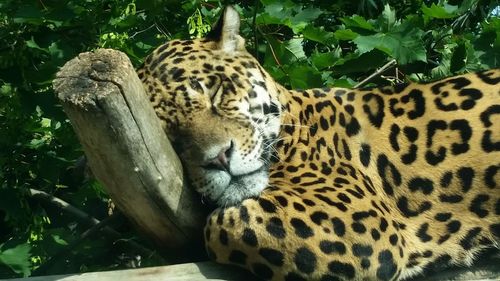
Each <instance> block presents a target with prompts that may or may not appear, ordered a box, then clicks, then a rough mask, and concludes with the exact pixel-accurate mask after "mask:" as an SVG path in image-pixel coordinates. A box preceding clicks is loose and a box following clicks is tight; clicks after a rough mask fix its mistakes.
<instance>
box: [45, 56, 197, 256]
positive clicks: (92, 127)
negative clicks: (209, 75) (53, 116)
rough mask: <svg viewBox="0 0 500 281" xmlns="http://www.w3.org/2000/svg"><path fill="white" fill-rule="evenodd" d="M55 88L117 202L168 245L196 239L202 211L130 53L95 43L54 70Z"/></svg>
mask: <svg viewBox="0 0 500 281" xmlns="http://www.w3.org/2000/svg"><path fill="white" fill-rule="evenodd" d="M54 88H55V90H56V92H57V95H58V98H59V100H60V102H61V104H62V105H63V108H64V111H65V112H66V114H67V115H68V117H69V119H70V121H71V124H72V125H73V128H74V130H75V132H76V134H77V136H78V138H79V140H80V142H81V144H82V146H83V149H84V151H85V155H86V156H87V158H88V162H89V165H90V167H91V169H92V171H93V173H94V175H95V176H96V178H97V179H98V180H99V181H100V182H101V183H102V184H103V185H104V188H105V190H106V191H107V192H108V194H109V196H110V197H111V198H112V200H113V201H114V203H115V204H116V206H117V207H118V208H119V209H120V210H121V211H122V212H123V213H124V214H125V215H126V216H127V217H128V218H129V219H130V220H131V221H132V222H133V223H134V224H135V225H136V226H137V227H138V229H139V230H140V231H141V232H142V233H144V234H146V235H147V236H148V237H150V238H151V239H153V240H154V241H156V242H157V243H158V244H159V245H162V246H164V247H165V248H166V249H169V248H170V249H172V248H181V247H184V246H186V245H188V244H190V243H191V242H193V241H198V243H199V241H201V240H202V239H201V228H202V227H203V225H204V223H205V217H206V213H205V210H203V208H202V206H201V201H200V200H199V198H198V197H197V196H196V195H195V194H194V192H193V191H191V190H190V189H189V188H187V187H186V184H185V182H184V178H183V172H182V166H181V164H180V161H179V159H178V157H177V155H176V154H175V152H174V150H173V149H172V147H171V145H170V142H169V141H168V139H167V137H166V135H165V133H164V131H163V130H162V128H161V125H160V122H159V120H158V118H157V117H156V115H155V112H154V110H153V108H152V106H151V105H150V103H149V101H148V99H147V97H146V94H145V92H144V89H143V85H142V83H141V81H140V80H139V78H138V77H137V74H136V72H135V70H134V68H133V67H132V64H131V63H130V60H129V59H128V58H127V56H126V55H125V54H123V53H121V52H119V51H115V50H108V49H98V50H96V51H94V52H87V53H82V54H80V55H78V56H77V57H76V58H74V59H72V60H71V61H69V62H67V63H66V64H65V65H64V66H63V68H62V69H61V70H60V71H59V72H58V73H57V76H56V79H55V80H54Z"/></svg>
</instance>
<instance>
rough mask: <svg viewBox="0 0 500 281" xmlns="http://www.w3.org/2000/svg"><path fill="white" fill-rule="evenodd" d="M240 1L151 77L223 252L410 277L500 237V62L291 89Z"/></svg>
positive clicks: (248, 264)
mask: <svg viewBox="0 0 500 281" xmlns="http://www.w3.org/2000/svg"><path fill="white" fill-rule="evenodd" d="M239 25H240V19H239V15H238V13H237V12H236V11H235V10H234V9H233V8H231V7H228V8H226V9H225V11H224V13H223V15H222V16H221V19H220V20H219V21H218V23H217V24H216V26H215V27H214V29H213V30H212V31H211V32H210V33H209V34H208V35H207V37H205V38H203V39H195V40H173V41H170V42H168V43H166V44H164V45H162V46H160V47H159V48H158V49H156V50H155V51H154V52H153V53H152V54H151V55H150V56H149V57H147V59H146V61H145V63H144V65H143V66H142V67H141V68H140V69H139V70H138V74H139V77H140V78H141V80H142V81H143V83H144V85H145V89H146V91H147V94H148V96H149V99H150V100H151V102H152V104H153V106H154V109H155V110H156V113H157V115H158V117H159V118H160V120H161V123H162V125H163V126H164V129H165V131H166V134H167V135H168V137H169V139H170V140H171V141H172V143H173V145H174V148H175V149H176V151H177V153H178V155H179V156H180V158H181V160H182V162H183V165H184V168H185V170H186V172H187V176H188V178H189V180H190V182H191V184H192V186H193V187H194V188H195V189H196V190H197V191H198V192H199V193H200V194H201V195H202V197H203V200H204V201H205V202H212V203H215V204H216V205H218V206H219V208H218V209H216V210H215V211H214V212H213V213H212V214H211V215H210V216H209V218H208V221H207V224H206V227H205V231H204V237H205V240H206V249H207V251H208V254H209V255H210V256H211V258H213V259H214V260H215V261H217V262H219V263H227V264H234V265H238V266H241V267H244V268H246V269H248V270H250V271H252V272H253V273H254V274H255V275H257V276H259V277H261V278H262V279H272V280H403V279H407V278H409V277H412V276H415V275H418V274H421V273H423V272H425V271H426V269H429V268H436V267H437V266H438V265H439V266H441V265H452V264H455V265H470V264H471V263H472V262H473V260H474V257H475V256H477V255H478V254H479V253H480V252H482V250H485V249H487V248H495V247H496V248H498V247H499V246H500V243H499V242H500V173H499V168H500V125H499V124H500V86H499V85H500V71H499V70H489V71H484V72H479V73H475V74H466V75H461V76H456V77H451V78H447V79H444V80H441V81H437V82H433V83H429V84H408V85H398V86H395V87H390V88H389V87H386V88H378V89H363V90H352V89H342V88H331V89H310V90H302V91H294V90H287V89H285V88H284V87H283V86H281V85H279V84H277V83H276V82H275V81H274V80H273V79H272V78H271V77H270V76H269V74H268V73H267V72H266V71H265V70H264V69H263V68H262V67H261V66H260V65H259V63H258V62H257V61H256V60H255V59H254V58H253V57H252V56H251V55H250V54H249V53H248V52H247V51H246V50H245V47H244V45H245V42H244V40H243V38H242V37H241V36H240V35H239Z"/></svg>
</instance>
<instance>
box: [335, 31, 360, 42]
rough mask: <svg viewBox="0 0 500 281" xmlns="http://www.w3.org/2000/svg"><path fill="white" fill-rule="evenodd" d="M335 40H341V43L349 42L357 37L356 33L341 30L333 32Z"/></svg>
mask: <svg viewBox="0 0 500 281" xmlns="http://www.w3.org/2000/svg"><path fill="white" fill-rule="evenodd" d="M334 34H335V38H337V39H338V40H343V41H350V40H353V39H354V38H356V37H358V35H359V34H358V33H356V32H354V31H352V30H350V29H341V30H337V31H335V33H334Z"/></svg>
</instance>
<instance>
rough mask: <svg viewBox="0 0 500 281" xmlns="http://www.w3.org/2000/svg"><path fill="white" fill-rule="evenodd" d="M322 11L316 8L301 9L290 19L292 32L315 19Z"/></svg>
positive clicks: (297, 30) (301, 28)
mask: <svg viewBox="0 0 500 281" xmlns="http://www.w3.org/2000/svg"><path fill="white" fill-rule="evenodd" d="M322 13H323V12H322V11H321V10H320V9H317V8H307V9H304V10H301V11H300V12H299V13H297V14H296V15H295V16H294V17H293V18H292V19H291V22H290V23H291V26H290V27H291V28H292V30H293V32H295V33H299V32H301V31H302V30H303V29H304V28H305V27H306V26H307V25H309V24H310V23H311V21H313V20H315V19H316V18H317V17H318V16H319V15H321V14H322Z"/></svg>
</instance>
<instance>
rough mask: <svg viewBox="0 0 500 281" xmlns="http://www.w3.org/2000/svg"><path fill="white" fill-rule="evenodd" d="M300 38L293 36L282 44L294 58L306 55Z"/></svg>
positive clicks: (301, 57)
mask: <svg viewBox="0 0 500 281" xmlns="http://www.w3.org/2000/svg"><path fill="white" fill-rule="evenodd" d="M302 42H303V39H302V38H294V39H291V40H289V41H287V42H285V43H284V44H283V46H284V47H285V49H286V50H287V51H289V52H290V53H291V54H292V55H293V56H294V57H295V58H297V59H303V58H305V57H306V54H305V53H304V49H303V47H302Z"/></svg>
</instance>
